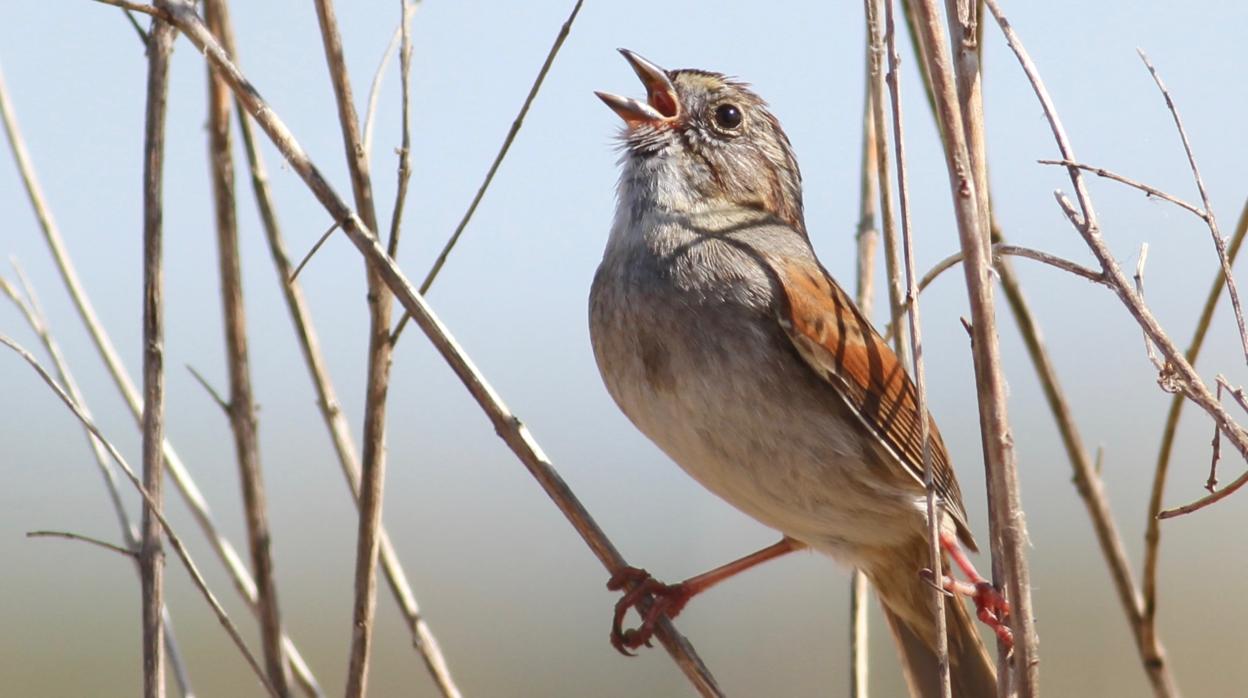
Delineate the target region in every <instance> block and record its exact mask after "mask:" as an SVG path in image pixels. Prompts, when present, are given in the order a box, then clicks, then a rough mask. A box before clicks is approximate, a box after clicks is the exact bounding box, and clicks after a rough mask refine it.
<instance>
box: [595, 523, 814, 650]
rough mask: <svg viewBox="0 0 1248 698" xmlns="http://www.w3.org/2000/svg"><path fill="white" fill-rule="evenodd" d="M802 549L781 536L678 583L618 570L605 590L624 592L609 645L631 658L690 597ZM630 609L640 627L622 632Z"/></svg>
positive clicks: (631, 569) (642, 572) (637, 570)
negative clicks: (752, 568)
mask: <svg viewBox="0 0 1248 698" xmlns="http://www.w3.org/2000/svg"><path fill="white" fill-rule="evenodd" d="M805 547H806V544H805V543H802V542H800V541H797V540H794V539H792V538H789V537H788V536H785V537H784V538H781V539H780V541H779V542H778V543H774V544H772V545H769V546H767V547H766V548H763V549H762V550H759V551H757V552H754V553H751V554H749V555H746V556H745V557H743V558H739V559H737V560H733V561H732V562H729V563H728V564H726V565H721V566H720V567H716V568H715V569H713V570H711V571H709V572H704V573H702V574H699V575H697V576H696V577H690V578H689V579H686V580H685V581H683V582H680V583H679V584H664V583H662V582H660V581H658V580H657V579H655V578H654V577H651V576H650V573H649V572H647V571H645V570H643V569H641V568H639V567H624V568H622V569H620V570H619V571H617V572H616V573H615V574H613V575H611V579H610V580H608V581H607V589H608V590H610V591H624V596H622V597H620V600H619V601H617V602H616V604H615V617H614V619H613V620H612V622H611V645H612V646H614V647H615V649H617V650H619V652H620V653H621V654H625V655H629V656H632V654H633V653H632V652H631V651H630V650H635V649H637V648H638V647H641V646H642V645H645V646H647V647H649V646H650V636H651V635H653V634H654V626H655V625H656V624H657V623H658V622H659V619H660V618H664V617H666V618H668V619H671V618H675V617H676V615H677V614H679V613H680V612H681V611H682V610H683V609H684V608H685V604H687V603H689V600H690V599H692V598H693V597H694V596H697V595H698V594H701V593H702V592H704V591H706V590H707V589H710V588H711V587H713V586H715V585H716V584H718V583H720V582H722V581H724V580H725V579H728V578H729V577H732V576H734V575H736V574H738V573H740V572H744V571H745V570H748V569H750V568H751V567H754V566H756V565H760V564H762V563H764V562H767V561H768V560H774V559H775V558H778V557H780V556H782V555H785V554H786V553H791V552H793V551H794V550H800V549H802V548H805ZM647 598H649V603H648V604H647ZM634 607H636V608H637V612H638V613H639V614H640V615H641V624H640V625H638V626H637V627H636V628H628V629H627V630H626V629H624V627H623V625H624V616H625V615H627V614H628V610H629V609H630V608H634Z"/></svg>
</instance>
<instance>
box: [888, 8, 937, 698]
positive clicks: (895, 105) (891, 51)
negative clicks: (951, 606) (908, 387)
mask: <svg viewBox="0 0 1248 698" xmlns="http://www.w3.org/2000/svg"><path fill="white" fill-rule="evenodd" d="M880 3H881V0H872V5H874V8H873V10H874V12H872V13H871V14H872V15H874V17H875V22H874V23H873V29H872V35H873V38H874V37H875V36H876V35H878V33H879V29H880V27H879V5H880ZM885 14H886V16H887V20H886V21H887V40H888V91H889V97H890V99H891V104H892V110H893V145H894V147H895V148H896V149H897V193H898V196H899V202H900V205H901V236H902V249H903V250H904V251H905V269H906V305H907V306H908V311H907V313H906V316H907V318H908V319H909V326H910V341H911V345H910V352H911V354H910V360H911V366H912V368H913V369H914V387H915V391H914V392H915V409H916V411H917V412H918V414H919V443H921V444H922V449H923V451H922V452H923V486H924V488H926V490H927V540H928V553H929V556H930V557H929V563H928V564H929V567H930V568H931V572H932V578H933V579H938V580H939V579H944V571H943V570H942V569H941V565H942V563H943V559H942V558H943V555H942V553H941V547H940V528H941V520H942V519H943V518H944V512H943V511H942V510H941V508H940V504H939V502H938V499H939V496H938V494H937V492H936V480H935V477H934V468H933V464H932V440H931V423H930V422H929V421H928V417H927V387H926V386H927V373H926V370H925V368H924V365H923V333H922V324H921V323H920V321H919V288H918V275H917V274H916V273H915V270H914V236H913V230H912V228H911V220H910V189H909V186H908V182H907V179H906V140H905V123H904V121H903V117H902V108H901V75H900V70H901V67H900V56H899V55H898V53H897V32H896V24H895V20H894V17H893V3H892V0H888V1H887V3H886V4H885ZM931 598H932V620H933V622H934V625H935V629H936V638H935V640H936V644H935V647H934V648H933V650H934V652H935V654H936V666H937V671H938V676H937V680H938V682H939V683H938V684H937V685H938V686H939V689H940V695H941V696H943V698H952V696H953V689H952V687H951V684H950V680H949V668H950V667H949V630H948V620H947V618H946V617H945V594H944V592H943V590H942V589H941V588H940V585H939V584H935V585H932V588H931ZM955 603H956V601H955Z"/></svg>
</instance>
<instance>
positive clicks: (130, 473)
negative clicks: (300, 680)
mask: <svg viewBox="0 0 1248 698" xmlns="http://www.w3.org/2000/svg"><path fill="white" fill-rule="evenodd" d="M0 344H3V345H4V346H6V347H8V348H10V349H12V350H13V351H14V352H16V353H17V355H18V356H20V357H22V359H23V360H24V361H25V362H26V363H27V364H29V365H30V367H31V368H33V369H34V370H35V373H38V374H39V377H40V378H41V379H43V382H44V383H46V384H47V386H48V387H49V388H51V389H52V392H54V393H56V396H57V397H58V398H60V399H61V402H63V403H64V404H65V406H66V407H68V408H69V411H70V412H72V413H73V414H74V416H75V417H77V418H78V421H79V422H81V423H82V425H83V426H84V427H86V428H87V430H88V431H90V432H91V434H92V435H93V436H95V437H96V438H97V439H99V440H100V443H102V444H104V448H105V450H107V451H108V455H109V456H110V457H111V458H112V459H113V462H115V463H117V465H118V466H119V467H120V468H121V470H122V472H123V473H125V475H126V478H127V479H128V480H130V484H132V485H134V489H135V490H137V491H138V493H139V496H140V497H142V498H143V503H144V504H145V505H146V506H145V509H146V510H148V511H151V512H152V517H153V518H154V519H155V520H156V522H157V523H158V524H159V525H160V528H161V530H162V531H164V534H165V537H166V538H168V539H169V545H170V546H171V547H172V548H173V551H174V552H175V553H176V554H177V556H178V559H180V560H181V561H182V565H183V566H184V567H185V568H186V571H187V572H188V573H190V575H191V581H192V582H193V583H194V584H195V588H196V589H198V590H199V592H200V594H201V595H202V596H203V597H204V599H205V600H206V601H208V605H209V606H211V607H212V610H213V613H214V614H215V615H216V616H217V621H218V622H220V623H221V625H222V627H224V628H225V631H226V633H228V634H229V636H230V639H231V640H233V641H234V646H235V647H238V649H239V651H240V652H242V653H243V657H244V658H245V659H246V660H247V664H248V665H249V666H250V667H251V669H252V671H253V672H255V674H256V677H257V678H258V679H259V680H260V684H261V685H262V686H264V689H265V691H267V692H268V693H269V695H271V696H273V697H274V698H278V696H277V693H275V692H274V691H273V687H272V686H271V685H270V684H269V680H268V677H266V676H265V675H264V669H262V668H260V662H259V661H258V660H257V659H256V656H255V655H254V654H252V653H251V650H249V649H247V643H245V642H244V641H243V636H242V635H241V634H240V633H239V632H238V627H237V626H236V625H234V622H233V621H231V620H230V616H229V614H227V613H226V612H225V608H224V607H222V606H221V602H219V601H217V597H216V596H214V595H213V593H212V591H211V590H210V589H209V588H208V583H207V582H206V581H205V580H204V576H203V575H202V574H200V572H199V568H198V567H197V566H196V565H195V562H194V561H193V560H191V555H190V553H189V552H188V551H187V549H186V546H185V545H184V544H183V543H182V539H181V538H180V537H179V536H178V535H177V533H176V532H175V531H174V530H173V527H172V526H170V525H169V521H168V520H167V519H166V518H165V516H164V514H162V513H161V508H160V506H159V505H158V504H157V501H156V498H155V497H154V496H152V494H151V493H149V492H148V491H147V489H146V488H144V487H143V482H142V481H141V480H140V479H139V476H138V475H137V474H136V473H135V472H134V468H131V467H130V464H129V463H128V462H126V459H125V458H124V457H123V456H122V455H121V452H120V451H118V450H117V447H116V446H114V445H113V444H112V443H111V442H110V441H109V440H108V439H107V438H105V437H104V434H103V433H102V432H101V431H100V429H99V427H97V426H96V425H95V423H94V422H92V421H91V419H90V418H89V417H87V416H86V414H84V413H83V411H82V409H81V408H80V407H79V406H78V404H77V403H75V402H74V401H73V399H72V398H71V397H70V396H69V395H68V394H67V393H66V392H65V391H64V389H62V388H61V386H59V385H57V383H56V380H55V379H54V378H52V375H51V374H49V373H48V372H47V370H46V369H45V368H44V367H43V366H41V365H40V364H39V362H38V360H36V359H35V357H34V356H31V354H30V352H28V351H26V350H25V349H24V348H22V346H21V345H20V344H18V343H17V342H14V341H13V340H12V339H10V338H8V337H6V336H4V335H0ZM139 554H140V556H141V555H142V551H140V553H139Z"/></svg>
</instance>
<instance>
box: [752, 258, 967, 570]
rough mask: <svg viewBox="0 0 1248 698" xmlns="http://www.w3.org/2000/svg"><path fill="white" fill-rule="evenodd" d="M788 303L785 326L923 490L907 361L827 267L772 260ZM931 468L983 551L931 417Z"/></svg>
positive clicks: (963, 531)
mask: <svg viewBox="0 0 1248 698" xmlns="http://www.w3.org/2000/svg"><path fill="white" fill-rule="evenodd" d="M773 266H774V267H775V269H776V272H777V274H779V276H780V278H781V279H783V283H782V284H781V286H782V287H783V289H784V293H785V296H786V300H787V303H785V304H784V307H782V308H780V314H781V317H780V318H779V320H780V324H781V325H782V326H783V327H784V330H785V332H786V333H787V334H788V336H789V339H790V340H791V341H792V342H793V345H794V347H796V348H797V352H798V354H800V355H801V357H802V359H804V360H805V361H806V363H807V364H808V365H809V366H810V367H811V368H812V369H814V371H815V373H817V374H818V375H819V376H820V377H821V378H823V380H825V381H827V383H828V384H829V385H830V386H832V388H834V389H835V390H836V392H837V394H838V395H840V397H841V399H842V400H844V401H845V403H846V404H847V405H848V406H849V408H850V409H851V410H852V411H853V412H854V414H856V415H857V416H858V418H859V419H860V420H861V421H862V423H863V424H864V425H865V426H866V427H867V428H869V429H870V430H871V431H872V432H873V433H874V434H875V435H877V436H878V437H879V438H880V440H881V441H882V442H883V443H884V444H885V446H887V448H888V450H889V451H890V452H891V453H892V454H893V456H895V457H896V459H897V462H898V463H899V464H900V465H901V466H902V467H903V471H902V472H904V474H905V475H906V476H908V478H909V479H911V480H912V481H913V482H914V483H916V484H917V485H918V488H920V489H921V488H922V485H923V479H924V478H923V443H922V438H921V434H920V432H919V414H918V403H917V399H916V396H915V388H914V383H913V382H912V381H911V380H910V376H909V375H908V374H907V373H906V369H905V367H904V366H903V365H902V363H901V360H900V359H898V358H897V355H896V354H894V353H893V350H892V349H890V348H889V346H888V344H887V343H886V342H885V341H884V340H883V338H881V337H880V335H879V333H878V332H876V331H875V328H874V327H872V326H871V323H870V322H869V321H868V320H867V319H866V318H865V317H864V316H863V315H862V313H861V312H859V310H858V308H857V306H855V305H854V303H853V301H851V300H850V298H849V296H848V295H847V294H846V293H845V291H843V290H842V289H841V287H840V286H838V285H837V283H836V281H834V280H833V279H832V277H831V276H830V275H828V273H827V272H826V271H824V270H823V268H822V267H820V266H818V265H816V264H810V263H803V262H796V261H788V262H784V263H776V264H773ZM927 423H928V427H929V433H930V435H931V452H932V472H933V478H934V480H935V484H936V492H937V494H938V495H940V498H941V499H942V500H943V502H944V505H945V511H946V512H948V514H949V515H950V516H951V517H952V518H953V520H954V522H955V523H956V524H957V528H958V535H959V538H961V539H962V542H963V543H964V544H965V545H966V546H967V547H969V548H970V549H972V550H976V545H975V540H974V537H973V536H972V535H971V533H970V527H969V526H968V525H967V523H966V509H965V507H964V505H963V504H962V492H961V489H960V488H959V487H958V481H957V478H956V476H955V475H954V473H953V468H952V467H951V466H950V463H949V454H948V451H946V450H945V442H944V440H943V439H941V436H940V430H939V429H937V428H936V422H935V421H934V420H933V419H932V418H931V415H930V413H929V414H928V417H927Z"/></svg>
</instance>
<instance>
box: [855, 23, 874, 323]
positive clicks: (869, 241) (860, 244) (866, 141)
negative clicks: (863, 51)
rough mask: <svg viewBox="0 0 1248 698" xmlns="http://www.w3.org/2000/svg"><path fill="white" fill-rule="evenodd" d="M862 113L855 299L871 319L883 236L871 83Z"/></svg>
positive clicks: (868, 49)
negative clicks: (878, 221)
mask: <svg viewBox="0 0 1248 698" xmlns="http://www.w3.org/2000/svg"><path fill="white" fill-rule="evenodd" d="M867 51H868V54H867V56H868V70H867V74H868V76H869V75H870V51H871V48H870V46H868V47H867ZM868 79H870V78H868ZM862 111H863V113H862V165H861V168H860V172H861V174H860V175H859V185H858V225H857V227H856V228H855V229H854V242H855V246H856V248H857V252H858V253H857V255H856V256H855V259H856V260H857V262H856V264H855V266H854V280H855V292H854V300H855V302H857V304H858V308H859V310H861V311H862V314H863V315H866V316H867V317H871V308H872V305H873V304H872V291H873V287H874V286H875V248H876V245H878V244H879V237H880V233H879V230H877V229H876V225H875V212H876V206H877V203H876V192H877V191H879V184H878V183H879V170H877V169H876V166H875V160H876V149H875V117H874V113H873V111H872V107H871V88H870V85H869V84H868V86H867V88H866V91H865V94H864V95H863V107H862Z"/></svg>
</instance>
